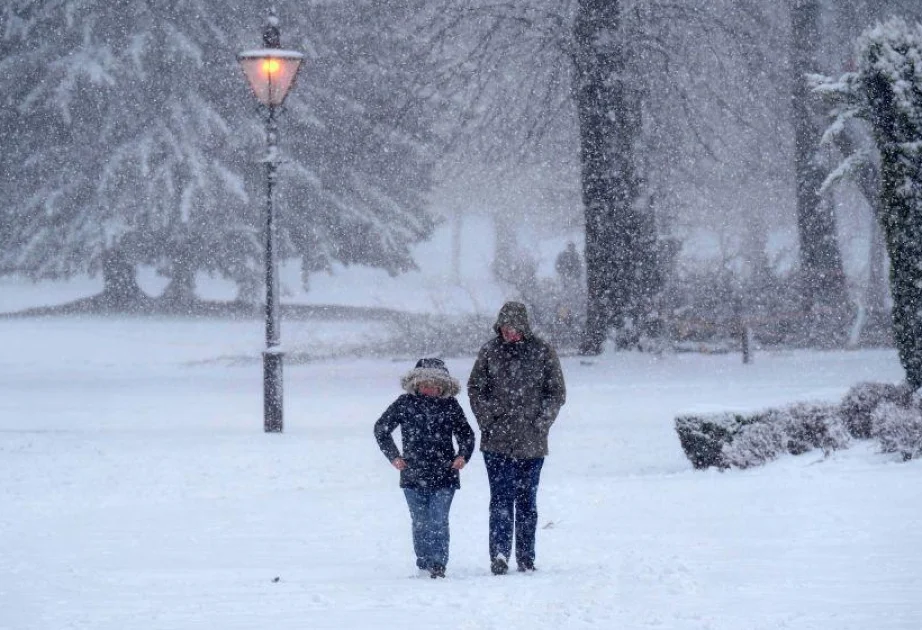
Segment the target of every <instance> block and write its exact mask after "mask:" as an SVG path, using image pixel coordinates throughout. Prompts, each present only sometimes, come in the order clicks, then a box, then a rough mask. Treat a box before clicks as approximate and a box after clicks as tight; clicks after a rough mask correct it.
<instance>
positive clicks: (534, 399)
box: [467, 302, 567, 575]
mask: <svg viewBox="0 0 922 630" xmlns="http://www.w3.org/2000/svg"><path fill="white" fill-rule="evenodd" d="M493 332H494V333H495V336H494V337H493V338H492V339H491V340H490V341H488V342H487V343H485V344H484V345H483V347H482V348H481V349H480V353H479V354H478V355H477V360H476V361H475V362H474V368H473V370H471V376H470V378H469V379H468V382H467V394H468V397H469V398H470V401H471V409H472V410H473V411H474V416H476V418H477V424H478V425H480V431H481V440H480V450H481V451H483V459H484V463H485V464H486V466H487V479H488V480H489V482H490V535H489V551H490V570H491V571H492V572H493V574H494V575H503V574H505V573H506V572H507V571H508V570H509V558H510V554H511V552H512V539H513V533H514V534H515V558H516V561H517V563H518V569H519V571H534V570H535V531H536V529H537V525H538V506H537V499H538V481H539V480H540V478H541V467H542V466H543V465H544V458H545V456H546V455H547V452H548V451H547V438H548V432H549V431H550V429H551V425H552V424H554V421H555V420H556V419H557V413H558V411H560V407H561V406H563V404H564V401H565V400H566V395H567V394H566V387H565V386H564V380H563V371H562V370H561V368H560V361H559V360H558V359H557V353H556V352H555V351H554V349H553V348H552V347H551V346H550V345H549V344H548V343H546V342H545V341H544V340H542V339H540V338H539V337H537V336H536V335H535V334H534V333H533V332H532V331H531V326H530V325H529V323H528V311H527V310H526V308H525V305H524V304H521V303H520V302H506V303H505V304H504V305H503V307H502V309H500V311H499V315H498V316H497V318H496V323H495V324H494V325H493Z"/></svg>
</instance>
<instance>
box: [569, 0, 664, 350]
mask: <svg viewBox="0 0 922 630" xmlns="http://www.w3.org/2000/svg"><path fill="white" fill-rule="evenodd" d="M621 12H622V7H621V3H620V2H618V1H616V0H615V1H612V0H580V2H579V4H578V9H577V14H576V20H575V23H574V27H573V30H574V35H573V41H574V44H575V52H574V65H575V67H576V76H575V89H574V91H575V101H576V109H577V114H578V118H579V127H580V161H581V163H582V168H583V174H582V186H583V206H584V209H585V213H586V250H585V256H586V284H587V296H588V301H587V307H586V327H585V332H584V338H583V342H582V344H581V347H580V351H581V352H582V353H584V354H599V353H601V351H602V343H603V342H604V340H605V337H606V336H607V331H608V329H609V327H610V326H612V325H618V324H620V319H621V318H623V317H625V316H627V315H630V314H634V313H632V312H631V310H630V305H631V304H632V302H635V301H636V299H637V295H638V294H639V292H640V291H641V290H642V289H641V282H640V281H641V280H642V278H643V276H642V273H641V264H642V261H643V257H642V253H643V251H644V250H645V246H648V244H649V241H650V240H651V239H650V237H649V236H648V235H647V234H645V228H647V227H648V226H649V224H648V223H645V222H644V220H643V219H644V217H643V214H642V209H641V208H639V207H637V206H636V204H635V202H636V201H637V198H638V196H639V195H638V189H639V181H638V175H637V173H636V164H635V161H636V158H635V150H636V143H637V139H638V136H639V134H640V131H641V120H640V98H639V94H638V91H637V88H636V86H635V85H634V84H632V83H631V82H630V81H629V74H628V66H629V59H628V56H629V54H630V52H629V51H630V48H629V42H627V41H625V38H624V37H622V36H621V34H622V16H621Z"/></svg>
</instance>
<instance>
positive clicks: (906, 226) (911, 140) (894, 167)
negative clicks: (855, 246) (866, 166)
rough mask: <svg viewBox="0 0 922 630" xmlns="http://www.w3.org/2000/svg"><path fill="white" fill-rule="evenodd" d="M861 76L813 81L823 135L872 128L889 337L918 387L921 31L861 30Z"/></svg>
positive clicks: (895, 22) (921, 353)
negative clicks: (820, 100)
mask: <svg viewBox="0 0 922 630" xmlns="http://www.w3.org/2000/svg"><path fill="white" fill-rule="evenodd" d="M858 50H859V52H858V60H859V62H858V69H857V71H855V72H850V73H846V74H844V75H842V76H841V77H839V78H837V79H833V78H829V77H814V78H813V81H814V83H815V85H816V87H815V88H814V89H815V90H816V91H817V92H819V93H820V94H823V95H825V96H826V97H827V98H828V99H829V100H830V101H831V102H832V103H833V110H832V113H833V123H832V125H831V126H830V130H829V131H828V132H827V136H833V135H835V134H836V133H838V132H840V131H841V130H842V129H843V128H844V127H845V123H846V122H847V121H848V120H849V119H852V118H861V119H864V120H866V121H867V122H868V123H870V126H871V129H872V131H873V135H874V139H875V142H876V144H877V148H878V150H879V151H880V156H881V191H880V202H881V203H880V207H881V213H882V214H881V217H880V218H881V223H882V225H883V229H884V234H885V237H886V240H887V251H888V253H889V255H890V263H891V266H890V287H891V291H892V294H893V301H894V307H893V333H894V339H895V341H896V345H897V349H898V351H899V355H900V361H901V362H902V364H903V368H904V369H905V371H906V379H907V382H908V383H909V384H910V386H911V387H912V388H913V389H918V388H919V387H922V311H920V310H919V307H918V305H919V304H922V24H919V23H917V24H914V25H910V24H907V23H906V22H905V21H904V20H902V19H899V18H893V19H891V20H889V21H887V22H884V23H881V24H878V25H877V26H875V27H874V28H872V29H870V30H868V31H866V32H865V33H864V34H863V35H862V36H861V38H860V40H859V44H858Z"/></svg>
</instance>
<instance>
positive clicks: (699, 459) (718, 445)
mask: <svg viewBox="0 0 922 630" xmlns="http://www.w3.org/2000/svg"><path fill="white" fill-rule="evenodd" d="M743 421H744V418H743V416H741V415H739V414H734V413H722V414H708V415H705V416H679V417H678V418H676V420H675V430H676V433H678V434H679V442H680V443H681V444H682V450H684V451H685V455H686V456H687V457H688V459H689V460H690V461H691V463H692V465H693V466H694V467H695V468H708V467H710V466H716V467H718V468H726V467H727V464H726V462H725V461H724V456H723V447H724V444H726V443H728V442H729V441H730V440H731V439H732V436H733V434H734V433H736V432H737V431H738V430H739V426H740V423H741V422H743Z"/></svg>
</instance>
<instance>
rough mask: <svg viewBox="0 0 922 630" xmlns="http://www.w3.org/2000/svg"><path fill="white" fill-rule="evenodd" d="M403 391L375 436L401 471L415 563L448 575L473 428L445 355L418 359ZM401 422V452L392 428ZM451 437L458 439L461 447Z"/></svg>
mask: <svg viewBox="0 0 922 630" xmlns="http://www.w3.org/2000/svg"><path fill="white" fill-rule="evenodd" d="M400 384H401V386H402V387H403V389H404V391H405V392H406V393H405V394H401V395H400V396H399V397H398V398H397V400H395V401H394V402H393V403H391V405H390V406H389V407H388V408H387V410H386V411H385V412H384V413H383V414H382V415H381V417H380V418H379V419H378V421H377V422H376V423H375V429H374V433H375V439H376V440H377V442H378V446H379V447H380V449H381V452H382V453H384V456H385V457H386V458H387V461H389V462H390V463H391V465H392V466H394V468H396V469H397V470H399V471H400V487H401V488H403V493H404V497H405V498H406V501H407V506H408V507H409V508H410V519H411V521H412V527H413V550H414V551H415V552H416V566H417V567H419V569H421V570H424V571H428V572H429V574H430V575H431V577H433V578H439V577H445V566H446V565H447V564H448V543H449V530H448V512H449V510H450V509H451V501H452V499H453V498H454V494H455V490H457V489H458V488H460V487H461V482H460V480H459V474H458V473H459V471H460V470H461V469H462V468H464V466H465V465H466V464H467V462H469V461H470V459H471V455H473V453H474V431H473V430H472V429H471V426H470V425H469V424H468V423H467V418H465V416H464V410H463V409H462V408H461V405H460V404H459V403H458V400H457V399H456V398H455V396H457V394H458V392H459V390H460V384H459V383H458V380H457V379H455V378H452V377H451V376H450V375H449V373H448V368H446V367H445V363H444V362H443V361H442V360H441V359H420V360H419V361H418V362H417V363H416V367H415V368H413V370H411V371H410V372H409V373H407V374H406V375H405V376H404V377H403V378H402V379H401V381H400ZM397 427H400V435H401V440H402V443H403V453H402V454H401V452H400V450H398V449H397V445H396V444H395V443H394V438H393V437H391V433H393V432H394V430H396V429H397ZM452 438H454V439H455V440H457V442H458V450H457V452H455V445H454V443H453V441H452Z"/></svg>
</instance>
